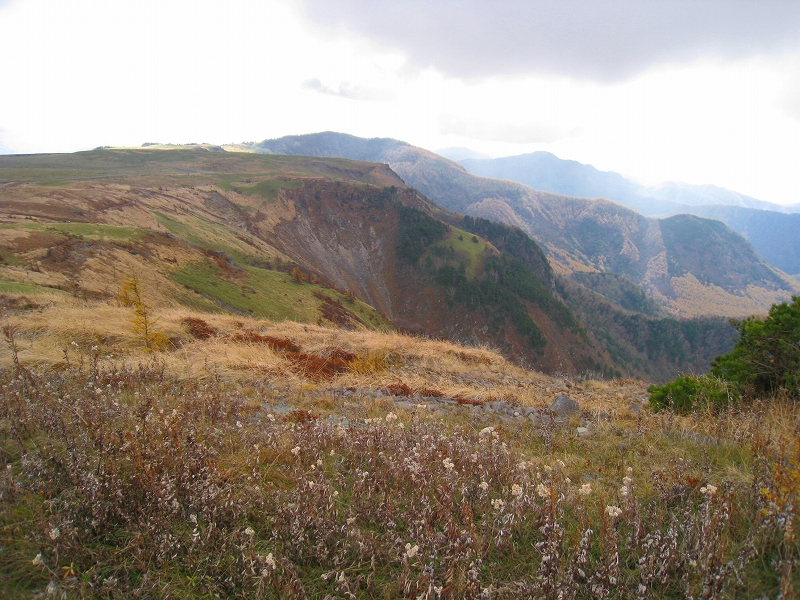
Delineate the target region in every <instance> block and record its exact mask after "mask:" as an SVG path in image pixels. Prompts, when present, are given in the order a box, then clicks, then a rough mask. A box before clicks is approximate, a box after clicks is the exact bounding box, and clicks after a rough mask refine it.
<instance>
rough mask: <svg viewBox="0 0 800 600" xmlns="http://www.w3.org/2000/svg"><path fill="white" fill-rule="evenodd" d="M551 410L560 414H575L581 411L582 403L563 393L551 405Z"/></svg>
mask: <svg viewBox="0 0 800 600" xmlns="http://www.w3.org/2000/svg"><path fill="white" fill-rule="evenodd" d="M550 410H552V411H553V412H554V413H556V415H558V416H567V415H574V414H576V413H579V412H581V405H580V404H578V403H577V402H576V401H575V400H573V399H572V398H570V397H569V396H565V395H564V394H561V395H560V396H558V398H556V399H555V402H553V403H552V404H551V405H550Z"/></svg>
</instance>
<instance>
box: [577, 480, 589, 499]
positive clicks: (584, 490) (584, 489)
mask: <svg viewBox="0 0 800 600" xmlns="http://www.w3.org/2000/svg"><path fill="white" fill-rule="evenodd" d="M578 493H579V494H580V495H581V496H588V495H589V494H591V493H592V484H591V483H584V484H583V485H582V486H581V489H579V490H578Z"/></svg>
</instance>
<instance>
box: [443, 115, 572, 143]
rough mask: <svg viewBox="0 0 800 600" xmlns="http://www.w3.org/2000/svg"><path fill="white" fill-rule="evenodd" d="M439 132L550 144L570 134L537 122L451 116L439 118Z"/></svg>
mask: <svg viewBox="0 0 800 600" xmlns="http://www.w3.org/2000/svg"><path fill="white" fill-rule="evenodd" d="M439 133H442V134H444V135H447V134H454V135H460V136H462V137H468V138H472V139H474V140H483V141H487V142H508V143H510V144H550V143H552V142H555V141H556V140H560V139H562V138H565V137H567V136H568V135H570V134H569V133H566V132H564V131H561V130H559V129H556V128H553V127H548V126H546V125H539V124H537V123H528V124H525V123H489V122H486V121H481V120H476V119H468V120H458V119H451V118H449V117H442V118H440V119H439Z"/></svg>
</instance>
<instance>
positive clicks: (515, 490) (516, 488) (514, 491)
mask: <svg viewBox="0 0 800 600" xmlns="http://www.w3.org/2000/svg"><path fill="white" fill-rule="evenodd" d="M511 495H512V496H514V497H515V498H519V497H520V496H522V486H521V485H519V484H518V483H515V484H513V485H512V486H511Z"/></svg>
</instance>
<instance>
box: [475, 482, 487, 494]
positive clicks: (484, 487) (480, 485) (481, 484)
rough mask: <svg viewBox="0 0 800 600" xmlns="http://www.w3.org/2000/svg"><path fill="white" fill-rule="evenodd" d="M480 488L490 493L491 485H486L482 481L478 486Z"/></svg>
mask: <svg viewBox="0 0 800 600" xmlns="http://www.w3.org/2000/svg"><path fill="white" fill-rule="evenodd" d="M478 487H479V488H481V489H482V490H483V491H484V492H487V491H489V484H488V483H486V482H485V481H481V482H480V483H479V484H478Z"/></svg>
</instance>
